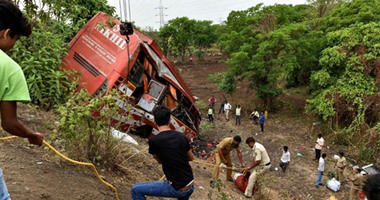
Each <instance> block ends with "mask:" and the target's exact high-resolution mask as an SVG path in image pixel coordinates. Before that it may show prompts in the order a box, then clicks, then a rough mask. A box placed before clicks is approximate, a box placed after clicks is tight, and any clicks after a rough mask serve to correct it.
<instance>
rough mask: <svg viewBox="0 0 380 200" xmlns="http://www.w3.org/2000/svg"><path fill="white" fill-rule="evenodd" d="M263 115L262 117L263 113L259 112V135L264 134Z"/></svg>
mask: <svg viewBox="0 0 380 200" xmlns="http://www.w3.org/2000/svg"><path fill="white" fill-rule="evenodd" d="M265 118H266V117H265V115H264V112H261V114H260V118H259V124H260V128H261V133H264V123H265Z"/></svg>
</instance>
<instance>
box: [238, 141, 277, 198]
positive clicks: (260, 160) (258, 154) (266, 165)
mask: <svg viewBox="0 0 380 200" xmlns="http://www.w3.org/2000/svg"><path fill="white" fill-rule="evenodd" d="M245 143H247V145H248V146H249V147H250V148H252V150H253V161H252V162H251V163H250V164H249V165H248V166H247V168H246V169H247V170H251V169H254V170H253V171H252V173H251V175H250V176H249V180H248V185H247V188H246V189H245V192H244V194H245V197H247V198H251V197H252V191H253V188H254V186H255V183H256V180H257V177H258V176H263V175H264V173H265V172H267V171H268V170H269V169H270V167H271V163H270V159H269V156H268V153H267V150H266V149H265V147H264V146H263V145H262V144H260V143H258V142H256V141H255V139H254V138H253V137H249V138H247V140H246V141H245Z"/></svg>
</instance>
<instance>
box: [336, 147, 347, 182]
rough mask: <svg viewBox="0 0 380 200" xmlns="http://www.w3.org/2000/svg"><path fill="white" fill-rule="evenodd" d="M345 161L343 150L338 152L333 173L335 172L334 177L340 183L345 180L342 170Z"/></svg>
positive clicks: (345, 163)
mask: <svg viewBox="0 0 380 200" xmlns="http://www.w3.org/2000/svg"><path fill="white" fill-rule="evenodd" d="M346 165H347V161H346V158H345V157H344V153H343V152H339V159H338V161H337V162H336V164H335V174H336V179H337V180H338V181H340V182H341V183H342V182H343V181H345V179H344V170H345V169H346Z"/></svg>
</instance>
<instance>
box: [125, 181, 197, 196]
mask: <svg viewBox="0 0 380 200" xmlns="http://www.w3.org/2000/svg"><path fill="white" fill-rule="evenodd" d="M131 192H132V199H133V200H145V199H146V197H145V196H153V197H168V198H177V199H178V200H188V199H189V198H190V196H191V194H192V193H193V192H194V186H192V187H190V188H189V189H187V190H183V191H181V190H175V189H174V188H173V187H172V186H171V185H170V184H169V182H167V181H155V182H147V183H136V184H135V185H133V186H132V190H131Z"/></svg>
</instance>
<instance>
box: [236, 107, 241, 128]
mask: <svg viewBox="0 0 380 200" xmlns="http://www.w3.org/2000/svg"><path fill="white" fill-rule="evenodd" d="M235 115H236V116H235V117H236V118H235V119H236V120H235V125H240V120H241V107H240V105H238V106H237V107H236V111H235Z"/></svg>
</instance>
